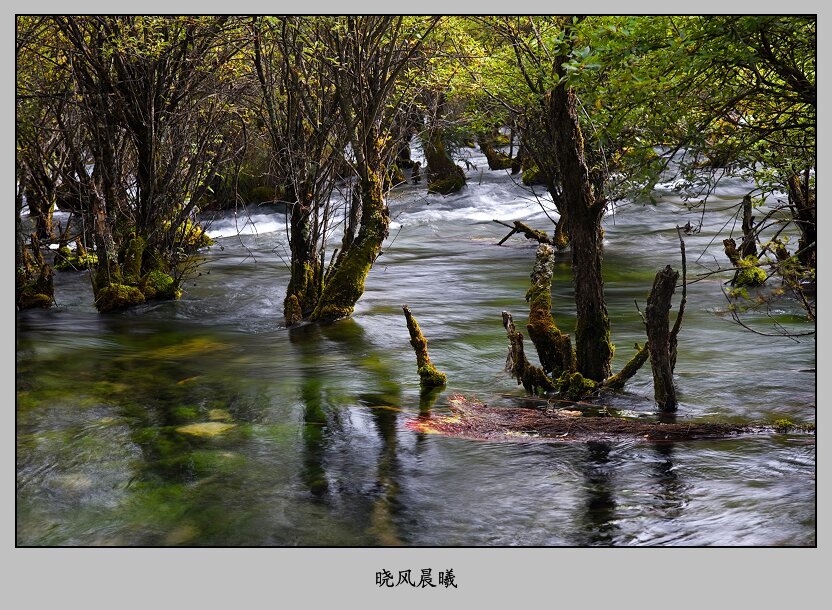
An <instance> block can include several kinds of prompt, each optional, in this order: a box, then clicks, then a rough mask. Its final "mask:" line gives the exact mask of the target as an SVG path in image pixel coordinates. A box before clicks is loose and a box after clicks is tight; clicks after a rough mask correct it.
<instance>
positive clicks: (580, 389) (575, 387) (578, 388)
mask: <svg viewBox="0 0 832 610" xmlns="http://www.w3.org/2000/svg"><path fill="white" fill-rule="evenodd" d="M555 386H556V387H557V390H558V392H560V393H561V394H563V395H565V396H567V397H568V398H569V399H570V400H580V399H582V398H586V397H587V396H589V395H590V394H592V393H593V392H594V391H595V390H596V389H597V387H598V384H597V383H596V382H595V381H592V380H591V379H587V378H585V377H584V376H583V375H581V374H580V373H571V374H570V373H569V372H568V371H564V372H563V373H562V374H561V376H560V377H558V379H557V381H556V382H555Z"/></svg>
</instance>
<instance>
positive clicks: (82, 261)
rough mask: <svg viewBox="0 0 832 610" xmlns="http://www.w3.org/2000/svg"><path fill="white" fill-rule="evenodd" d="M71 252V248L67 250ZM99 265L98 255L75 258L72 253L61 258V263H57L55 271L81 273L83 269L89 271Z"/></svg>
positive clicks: (84, 255)
mask: <svg viewBox="0 0 832 610" xmlns="http://www.w3.org/2000/svg"><path fill="white" fill-rule="evenodd" d="M66 249H67V251H69V248H66ZM97 264H98V255H96V254H83V255H81V256H75V255H73V254H72V252H69V255H67V256H64V257H62V258H61V260H60V261H59V262H56V263H55V269H57V270H58V271H80V270H82V269H89V268H90V267H94V266H96V265H97Z"/></svg>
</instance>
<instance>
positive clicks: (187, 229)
mask: <svg viewBox="0 0 832 610" xmlns="http://www.w3.org/2000/svg"><path fill="white" fill-rule="evenodd" d="M171 226H172V223H171V221H169V220H166V221H165V222H164V223H162V228H163V229H164V230H165V231H170V228H171ZM176 243H177V244H179V245H180V246H181V247H182V248H183V249H184V250H185V252H188V253H190V252H195V251H196V250H199V249H200V248H205V247H207V246H210V245H213V243H214V240H213V239H211V238H210V237H208V234H207V233H206V232H205V229H203V228H202V227H200V226H199V225H198V224H196V223H195V222H193V221H192V220H190V219H186V220H185V221H184V222H183V223H181V224H180V225H179V227H177V229H176Z"/></svg>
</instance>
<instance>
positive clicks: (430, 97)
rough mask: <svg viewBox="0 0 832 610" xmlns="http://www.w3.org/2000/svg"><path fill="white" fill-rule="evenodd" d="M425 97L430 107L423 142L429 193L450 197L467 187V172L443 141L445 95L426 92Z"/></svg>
mask: <svg viewBox="0 0 832 610" xmlns="http://www.w3.org/2000/svg"><path fill="white" fill-rule="evenodd" d="M424 97H425V98H426V99H427V101H428V104H429V107H430V112H429V113H428V120H427V125H426V132H425V135H424V137H423V140H422V149H423V151H424V153H425V160H426V161H427V165H428V167H427V175H428V192H429V193H439V194H441V195H450V194H451V193H456V192H457V191H459V190H460V189H462V187H463V186H465V172H463V171H462V168H461V167H459V166H458V165H457V164H456V163H454V162H453V159H451V155H450V154H449V152H448V147H447V144H446V143H445V141H444V139H443V136H444V134H443V129H444V115H445V93H444V92H441V91H440V92H426V93H425V95H424Z"/></svg>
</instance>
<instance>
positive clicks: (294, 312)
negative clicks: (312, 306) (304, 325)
mask: <svg viewBox="0 0 832 610" xmlns="http://www.w3.org/2000/svg"><path fill="white" fill-rule="evenodd" d="M283 317H284V318H285V323H286V326H292V325H293V324H297V323H298V322H300V321H301V320H302V319H303V313H302V312H301V310H300V302H298V297H297V295H295V294H290V295H289V296H288V297H286V300H285V301H284V302H283Z"/></svg>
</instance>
